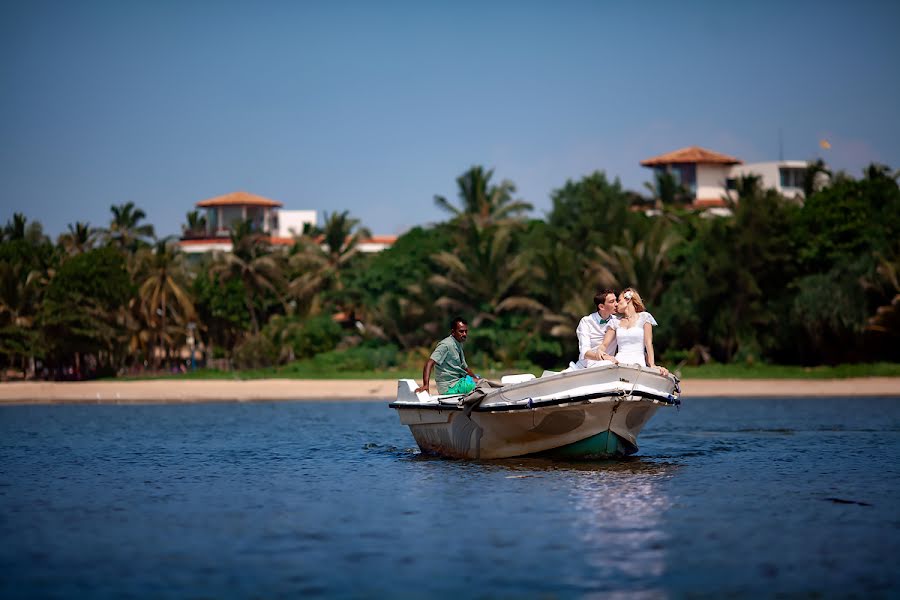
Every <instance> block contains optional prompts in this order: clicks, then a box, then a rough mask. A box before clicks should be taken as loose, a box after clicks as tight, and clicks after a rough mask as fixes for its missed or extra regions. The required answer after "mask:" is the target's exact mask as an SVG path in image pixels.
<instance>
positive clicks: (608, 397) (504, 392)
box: [390, 363, 681, 459]
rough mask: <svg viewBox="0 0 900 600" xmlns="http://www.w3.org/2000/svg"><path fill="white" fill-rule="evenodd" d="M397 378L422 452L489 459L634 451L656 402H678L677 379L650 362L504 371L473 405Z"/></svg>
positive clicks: (402, 412)
mask: <svg viewBox="0 0 900 600" xmlns="http://www.w3.org/2000/svg"><path fill="white" fill-rule="evenodd" d="M417 387H418V383H417V382H416V381H414V380H412V379H401V380H399V381H398V382H397V400H396V401H395V402H392V403H391V404H390V407H391V408H393V409H396V410H397V413H398V414H399V417H400V422H401V423H402V424H404V425H408V426H409V429H410V431H411V432H412V435H413V437H414V438H415V440H416V443H417V444H418V446H419V448H420V449H421V450H422V452H423V453H426V454H434V455H438V456H445V457H451V458H470V459H493V458H509V457H513V456H526V455H531V454H541V455H549V456H556V457H560V458H569V459H579V458H602V457H611V456H624V455H629V454H633V453H635V452H637V450H638V446H637V436H638V434H639V433H640V432H641V429H643V427H644V425H646V424H647V422H648V421H649V420H650V418H651V417H652V416H653V415H654V414H655V413H656V411H657V409H659V407H661V406H668V407H673V406H678V405H679V404H680V403H681V401H680V400H679V394H680V393H681V390H680V388H679V382H678V379H677V378H676V377H674V376H672V375H669V376H663V375H661V374H660V373H659V371H657V370H656V369H655V368H648V367H642V366H639V365H623V364H613V363H607V364H600V365H597V366H593V367H590V368H587V369H576V370H568V371H563V372H552V371H545V372H544V373H543V374H542V375H541V376H540V377H535V376H534V375H533V374H530V373H526V374H520V375H507V376H505V377H503V378H502V379H501V381H500V387H496V388H492V389H490V390H489V391H488V392H487V394H485V395H483V398H481V400H480V401H479V402H477V403H474V404H473V403H467V401H466V399H467V398H468V396H465V395H459V394H456V395H444V396H440V395H439V396H432V395H430V394H429V393H428V392H427V391H423V392H419V393H418V394H417V393H416V389H417Z"/></svg>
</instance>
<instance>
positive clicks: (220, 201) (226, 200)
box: [197, 192, 284, 208]
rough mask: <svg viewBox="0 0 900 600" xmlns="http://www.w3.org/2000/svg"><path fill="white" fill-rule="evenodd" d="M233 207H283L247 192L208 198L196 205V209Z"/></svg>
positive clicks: (280, 204) (273, 201)
mask: <svg viewBox="0 0 900 600" xmlns="http://www.w3.org/2000/svg"><path fill="white" fill-rule="evenodd" d="M235 205H237V206H242V205H243V206H269V207H279V206H284V205H283V204H282V203H281V202H277V201H275V200H269V199H268V198H263V197H262V196H257V195H256V194H251V193H249V192H232V193H230V194H225V195H224V196H216V197H215V198H210V199H208V200H201V201H200V202H198V203H197V207H198V208H207V207H210V206H235Z"/></svg>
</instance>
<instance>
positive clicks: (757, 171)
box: [641, 146, 808, 209]
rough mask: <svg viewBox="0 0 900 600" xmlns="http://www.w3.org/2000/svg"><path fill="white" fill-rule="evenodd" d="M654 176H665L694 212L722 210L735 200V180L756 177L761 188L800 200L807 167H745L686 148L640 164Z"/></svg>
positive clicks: (715, 154) (789, 162) (729, 158)
mask: <svg viewBox="0 0 900 600" xmlns="http://www.w3.org/2000/svg"><path fill="white" fill-rule="evenodd" d="M641 165H642V166H644V167H648V168H651V169H653V170H654V172H667V173H669V174H671V175H672V176H673V177H674V178H675V182H676V183H678V184H679V185H681V186H683V187H684V188H685V189H686V190H687V191H688V193H689V194H690V196H691V203H692V205H693V206H694V207H695V208H717V209H718V208H721V207H724V206H725V205H726V198H734V197H735V193H734V191H733V190H734V182H735V180H736V179H737V178H738V177H746V176H748V175H755V176H757V177H759V178H760V179H761V183H762V186H763V187H764V188H767V189H768V188H772V189H775V190H777V191H778V192H780V193H782V194H784V195H785V196H788V197H791V198H797V199H799V200H802V199H803V178H804V177H805V174H806V167H807V165H808V163H807V162H806V161H802V160H782V161H774V162H762V163H752V164H745V163H744V162H743V161H742V160H741V159H739V158H735V157H733V156H729V155H727V154H722V153H720V152H715V151H713V150H708V149H706V148H701V147H699V146H689V147H687V148H681V149H680V150H675V151H674V152H668V153H666V154H662V155H660V156H654V157H653V158H648V159H646V160H642V161H641Z"/></svg>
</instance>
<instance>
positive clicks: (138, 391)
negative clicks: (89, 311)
mask: <svg viewBox="0 0 900 600" xmlns="http://www.w3.org/2000/svg"><path fill="white" fill-rule="evenodd" d="M681 389H682V393H681V398H682V399H684V400H690V399H691V398H708V397H730V398H760V397H813V398H815V397H834V396H849V397H865V396H898V397H900V377H856V378H848V379H693V380H687V381H682V382H681ZM434 391H435V390H434V386H432V393H434ZM396 395H397V381H396V380H394V379H347V380H331V379H321V380H319V379H257V380H240V381H235V380H189V381H177V380H171V379H158V380H141V381H116V380H111V381H78V382H46V381H40V382H32V381H27V382H7V383H0V406H5V405H21V404H179V403H185V404H187V403H199V402H260V401H307V402H311V401H326V402H335V401H370V402H389V401H391V400H393V399H394V398H396Z"/></svg>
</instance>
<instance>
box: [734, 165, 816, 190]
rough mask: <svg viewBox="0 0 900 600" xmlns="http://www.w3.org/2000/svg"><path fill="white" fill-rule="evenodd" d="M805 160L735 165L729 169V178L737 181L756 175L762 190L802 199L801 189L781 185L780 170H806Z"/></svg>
mask: <svg viewBox="0 0 900 600" xmlns="http://www.w3.org/2000/svg"><path fill="white" fill-rule="evenodd" d="M808 164H809V163H807V162H806V161H805V160H780V161H772V162H761V163H751V164H747V165H735V166H733V167H732V168H731V174H730V175H729V177H731V178H733V179H737V178H738V177H746V176H747V175H756V176H758V177H760V178H761V179H762V181H761V184H762V187H763V189H770V188H771V189H774V190H777V191H778V192H779V193H781V194H784V195H785V196H787V197H789V198H790V197H794V196H796V197H800V198H802V197H803V188H802V187H798V186H790V187H785V186H782V185H781V169H800V170H803V169H806V167H807V165H808Z"/></svg>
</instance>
